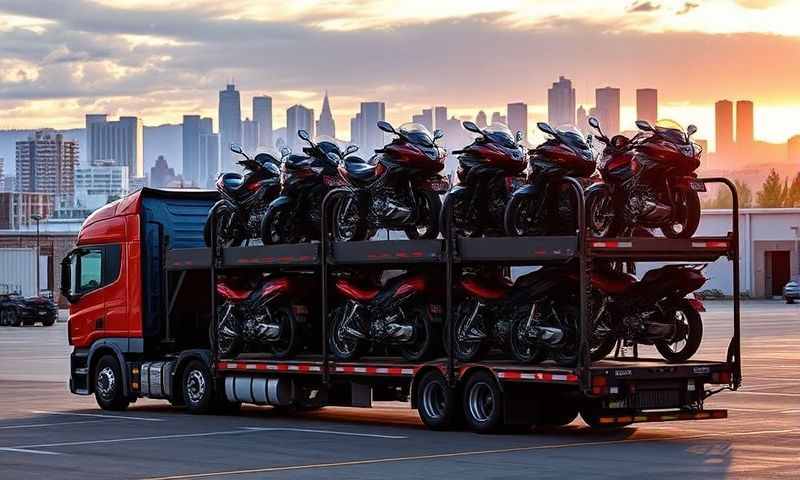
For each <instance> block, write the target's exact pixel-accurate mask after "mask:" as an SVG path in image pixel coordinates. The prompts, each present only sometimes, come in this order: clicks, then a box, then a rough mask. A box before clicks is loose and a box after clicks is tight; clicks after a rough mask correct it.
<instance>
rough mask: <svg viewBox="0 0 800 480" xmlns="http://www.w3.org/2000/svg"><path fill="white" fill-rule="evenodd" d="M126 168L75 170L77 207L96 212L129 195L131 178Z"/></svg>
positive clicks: (107, 167)
mask: <svg viewBox="0 0 800 480" xmlns="http://www.w3.org/2000/svg"><path fill="white" fill-rule="evenodd" d="M129 173H130V172H128V168H127V167H125V166H111V165H93V166H91V167H83V168H78V169H76V170H75V206H76V207H78V208H85V209H89V210H96V209H98V208H100V207H102V206H103V205H105V204H107V203H108V202H112V201H114V200H116V199H118V198H122V197H124V196H125V195H127V194H128V189H129V187H130V178H129V177H128V174H129Z"/></svg>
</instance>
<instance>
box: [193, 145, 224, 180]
mask: <svg viewBox="0 0 800 480" xmlns="http://www.w3.org/2000/svg"><path fill="white" fill-rule="evenodd" d="M199 155H200V157H199V162H198V163H199V169H198V175H199V181H198V182H197V186H198V187H200V188H206V187H211V186H213V185H214V180H215V179H216V178H217V175H218V174H219V135H218V134H216V133H208V134H205V135H200V144H199Z"/></svg>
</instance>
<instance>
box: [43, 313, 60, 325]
mask: <svg viewBox="0 0 800 480" xmlns="http://www.w3.org/2000/svg"><path fill="white" fill-rule="evenodd" d="M57 317H58V315H56V316H55V317H52V318H48V319H47V320H45V321H43V322H42V326H43V327H52V326H53V325H54V324H55V323H56V318H57Z"/></svg>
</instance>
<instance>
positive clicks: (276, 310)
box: [211, 273, 316, 358]
mask: <svg viewBox="0 0 800 480" xmlns="http://www.w3.org/2000/svg"><path fill="white" fill-rule="evenodd" d="M313 291H314V279H313V276H311V275H308V274H299V273H297V274H276V275H270V276H266V277H259V278H258V280H256V281H255V282H253V281H252V280H250V279H245V278H238V277H230V278H227V279H225V280H223V281H221V282H219V283H217V294H218V295H219V296H221V297H222V298H223V299H224V301H223V303H222V305H220V307H219V309H218V314H217V320H218V323H217V325H216V335H212V336H211V337H212V345H215V346H216V350H217V353H219V354H220V355H221V356H223V357H228V358H232V357H235V356H236V355H238V354H239V353H240V352H242V351H246V350H253V349H255V350H256V351H258V352H261V351H264V350H266V351H267V352H268V353H272V355H273V356H274V357H276V358H289V357H291V356H292V355H293V354H294V353H295V352H296V351H298V350H299V349H300V348H302V347H303V345H306V344H308V341H307V340H308V339H309V338H310V336H311V334H312V332H311V331H310V329H311V325H310V322H308V317H309V314H310V313H311V310H312V306H313V305H315V304H316V302H315V301H314V300H313V299H312V298H311V296H310V295H308V293H309V292H313ZM212 327H213V325H212ZM214 338H215V339H216V341H213V339H214Z"/></svg>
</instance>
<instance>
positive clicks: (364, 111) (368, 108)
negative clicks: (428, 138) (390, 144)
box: [360, 102, 438, 156]
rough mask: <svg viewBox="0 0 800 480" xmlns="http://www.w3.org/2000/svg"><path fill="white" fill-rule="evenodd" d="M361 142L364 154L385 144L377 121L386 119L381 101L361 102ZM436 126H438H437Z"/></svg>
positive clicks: (384, 105)
mask: <svg viewBox="0 0 800 480" xmlns="http://www.w3.org/2000/svg"><path fill="white" fill-rule="evenodd" d="M360 113H361V119H360V124H361V144H360V147H361V149H362V150H363V151H364V155H367V156H369V155H372V153H373V152H374V151H375V149H378V148H382V147H383V146H384V145H385V144H386V136H385V134H384V133H383V130H380V129H379V128H378V122H379V121H381V120H386V104H385V103H383V102H362V103H361V112H360ZM437 128H438V127H437Z"/></svg>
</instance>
